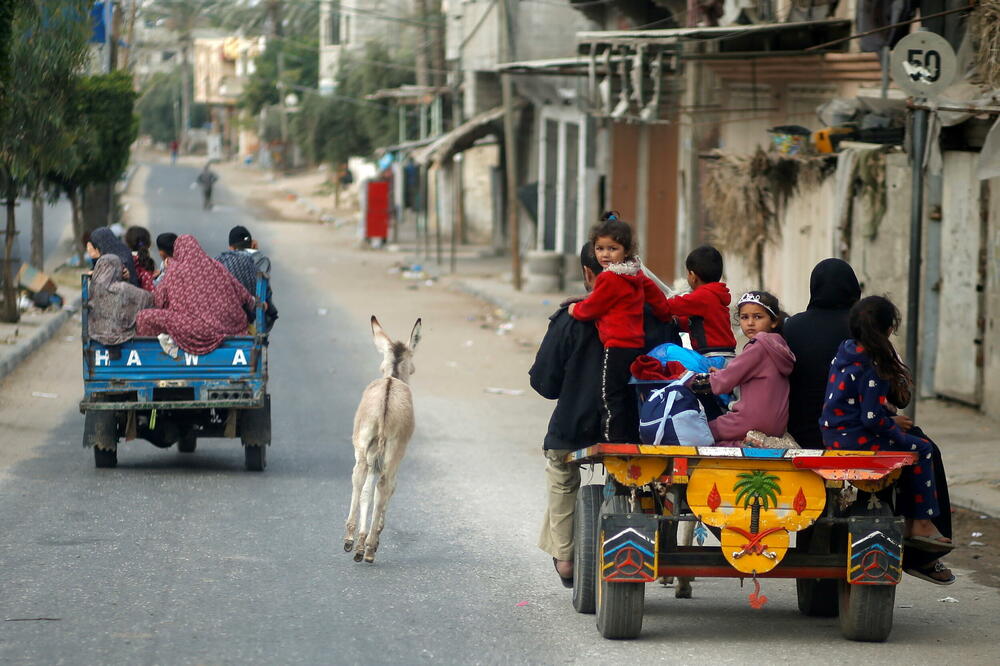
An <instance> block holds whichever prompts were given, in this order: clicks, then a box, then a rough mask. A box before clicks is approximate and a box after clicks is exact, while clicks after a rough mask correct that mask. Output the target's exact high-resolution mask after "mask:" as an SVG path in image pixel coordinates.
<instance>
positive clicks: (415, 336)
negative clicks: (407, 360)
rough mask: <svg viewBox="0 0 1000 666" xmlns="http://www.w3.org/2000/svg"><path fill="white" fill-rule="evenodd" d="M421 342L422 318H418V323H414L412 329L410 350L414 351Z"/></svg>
mask: <svg viewBox="0 0 1000 666" xmlns="http://www.w3.org/2000/svg"><path fill="white" fill-rule="evenodd" d="M419 342H420V319H419V318H417V323H415V324H414V325H413V330H412V331H410V351H414V350H416V348H417V344H418V343H419Z"/></svg>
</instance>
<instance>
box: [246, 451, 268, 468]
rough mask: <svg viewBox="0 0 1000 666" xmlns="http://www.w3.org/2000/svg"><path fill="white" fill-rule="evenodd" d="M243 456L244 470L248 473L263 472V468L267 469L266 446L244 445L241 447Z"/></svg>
mask: <svg viewBox="0 0 1000 666" xmlns="http://www.w3.org/2000/svg"><path fill="white" fill-rule="evenodd" d="M243 455H244V458H245V462H246V468H247V469H248V470H249V471H251V472H263V471H264V468H265V467H267V447H266V446H252V445H250V444H245V445H244V446H243Z"/></svg>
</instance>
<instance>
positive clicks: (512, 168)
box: [497, 0, 521, 291]
mask: <svg viewBox="0 0 1000 666" xmlns="http://www.w3.org/2000/svg"><path fill="white" fill-rule="evenodd" d="M507 3H508V0H498V2H497V11H498V12H499V13H498V18H499V20H500V48H499V52H500V61H501V62H510V61H511V60H512V59H513V56H514V44H513V40H512V37H513V34H512V31H511V29H510V7H509V6H508V4H507ZM510 76H511V75H510V74H508V73H507V72H501V73H500V92H501V97H502V99H503V148H504V155H505V157H506V160H505V163H506V167H507V168H506V175H507V180H506V183H507V186H506V188H505V189H506V190H507V197H506V199H507V206H506V209H507V233H508V234H509V235H510V258H511V279H512V282H513V285H514V289H515V290H516V291H521V233H520V232H521V229H520V220H519V217H520V216H519V215H518V209H517V206H518V201H517V137H516V136H514V91H513V82H512V81H511V80H510Z"/></svg>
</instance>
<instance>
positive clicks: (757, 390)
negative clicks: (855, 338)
mask: <svg viewBox="0 0 1000 666" xmlns="http://www.w3.org/2000/svg"><path fill="white" fill-rule="evenodd" d="M736 312H737V317H738V318H739V323H740V330H741V331H743V335H744V336H746V337H747V339H748V342H747V343H746V345H745V346H744V347H743V351H742V352H740V353H739V354H738V355H737V356H736V357H735V358H734V359H733V360H732V361H730V362H729V364H728V365H726V367H725V368H723V369H721V370H717V369H716V368H710V369H709V374H708V376H707V378H706V377H705V376H704V375H702V376H701V378H702V387H704V384H705V380H706V379H707V384H708V387H709V388H710V389H711V392H712V393H714V394H716V395H720V394H723V393H730V392H732V391H733V389H735V388H736V387H739V388H740V399H739V400H738V401H737V402H735V403H733V404H732V405H731V406H730V411H729V412H728V413H726V414H723V415H722V416H720V417H718V418H716V419H714V420H712V421H709V424H708V427H709V429H711V431H712V436H713V437H715V442H716V444H723V445H728V446H742V445H743V444H744V441H745V440H746V437H747V433H749V432H751V431H756V433H761V434H762V435H763V436H767V437H779V438H780V437H782V436H783V435H784V434H785V428H786V427H787V426H788V375H789V374H790V373H791V372H792V367H793V366H794V364H795V355H794V354H792V351H791V350H790V349H789V348H788V345H787V344H785V339H784V338H783V337H781V323H782V322H783V321H784V320H785V318H786V317H787V315H786V314H785V313H784V312H782V310H781V306H780V305H779V303H778V299H777V297H775V296H774V295H773V294H770V293H768V292H766V291H748V292H747V293H745V294H743V295H742V296H740V300H739V301H738V302H737V303H736ZM756 433H755V436H758V437H759V435H756ZM754 443H755V444H758V445H759V444H760V442H754Z"/></svg>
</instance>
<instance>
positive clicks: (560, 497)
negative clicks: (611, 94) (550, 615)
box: [528, 243, 681, 587]
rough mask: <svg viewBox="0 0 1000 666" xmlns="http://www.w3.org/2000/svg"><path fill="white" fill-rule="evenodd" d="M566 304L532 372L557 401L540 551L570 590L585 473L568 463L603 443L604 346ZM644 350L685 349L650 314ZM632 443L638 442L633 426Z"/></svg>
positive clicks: (595, 267) (586, 274)
mask: <svg viewBox="0 0 1000 666" xmlns="http://www.w3.org/2000/svg"><path fill="white" fill-rule="evenodd" d="M580 265H581V268H582V270H583V281H584V285H585V286H586V287H587V289H588V290H590V289H591V288H592V287H593V284H594V280H595V279H596V278H597V275H598V274H600V272H601V270H602V267H601V264H600V263H598V261H597V258H596V257H595V256H594V247H593V245H592V244H591V243H586V244H585V245H584V247H583V248H582V249H581V251H580ZM568 306H569V302H566V303H563V304H562V306H560V308H559V309H558V310H556V312H555V313H554V314H553V315H552V316H551V317H549V328H548V331H546V333H545V337H544V338H543V339H542V344H541V346H540V347H539V348H538V353H537V355H536V356H535V363H534V365H532V366H531V370H530V371H529V373H528V374H529V376H530V378H531V387H532V388H533V389H535V391H537V392H538V394H539V395H541V396H542V397H544V398H548V399H549V400H555V401H556V407H555V409H554V410H553V411H552V418H551V419H549V427H548V431H547V432H546V434H545V440H544V443H543V449H544V451H545V457H546V459H547V460H548V463H547V465H546V476H547V479H548V508H547V510H546V512H545V518H544V520H543V523H542V531H541V536H540V537H539V540H538V547H539V548H541V549H542V550H544V551H545V552H547V553H548V554H549V555H551V556H552V559H553V563H554V565H555V568H556V572H557V573H558V574H559V577H560V578H561V579H562V581H563V584H564V585H565V586H566V587H572V585H573V513H574V510H575V508H576V492H577V490H578V489H579V487H580V470H579V467H577V466H575V465H567V464H566V463H565V462H564V459H565V457H566V454H567V453H569V452H571V451H575V450H577V449H581V448H583V447H585V446H590V445H591V444H593V443H594V442H597V441H599V440H600V439H601V411H600V407H601V394H600V392H601V365H602V362H603V358H604V345H603V344H602V343H601V340H600V338H599V337H598V335H597V328H596V327H595V326H594V323H593V322H584V321H578V320H576V319H574V318H573V317H571V316H569V313H568V312H567V307H568ZM644 319H645V349H646V350H648V349H652V348H653V347H656V346H658V345H660V344H662V343H664V342H673V343H675V344H680V343H681V340H680V336H679V335H678V332H677V327H676V325H674V323H673V322H672V321H671V322H661V321H660V320H658V319H656V318H655V317H654V316H652V314H651V313H650V312H649V310H648V308H647V310H646V313H645V317H644ZM633 427H634V429H635V431H636V432H635V434H634V436H633V437H632V441H638V437H639V433H638V424H634V426H633Z"/></svg>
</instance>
